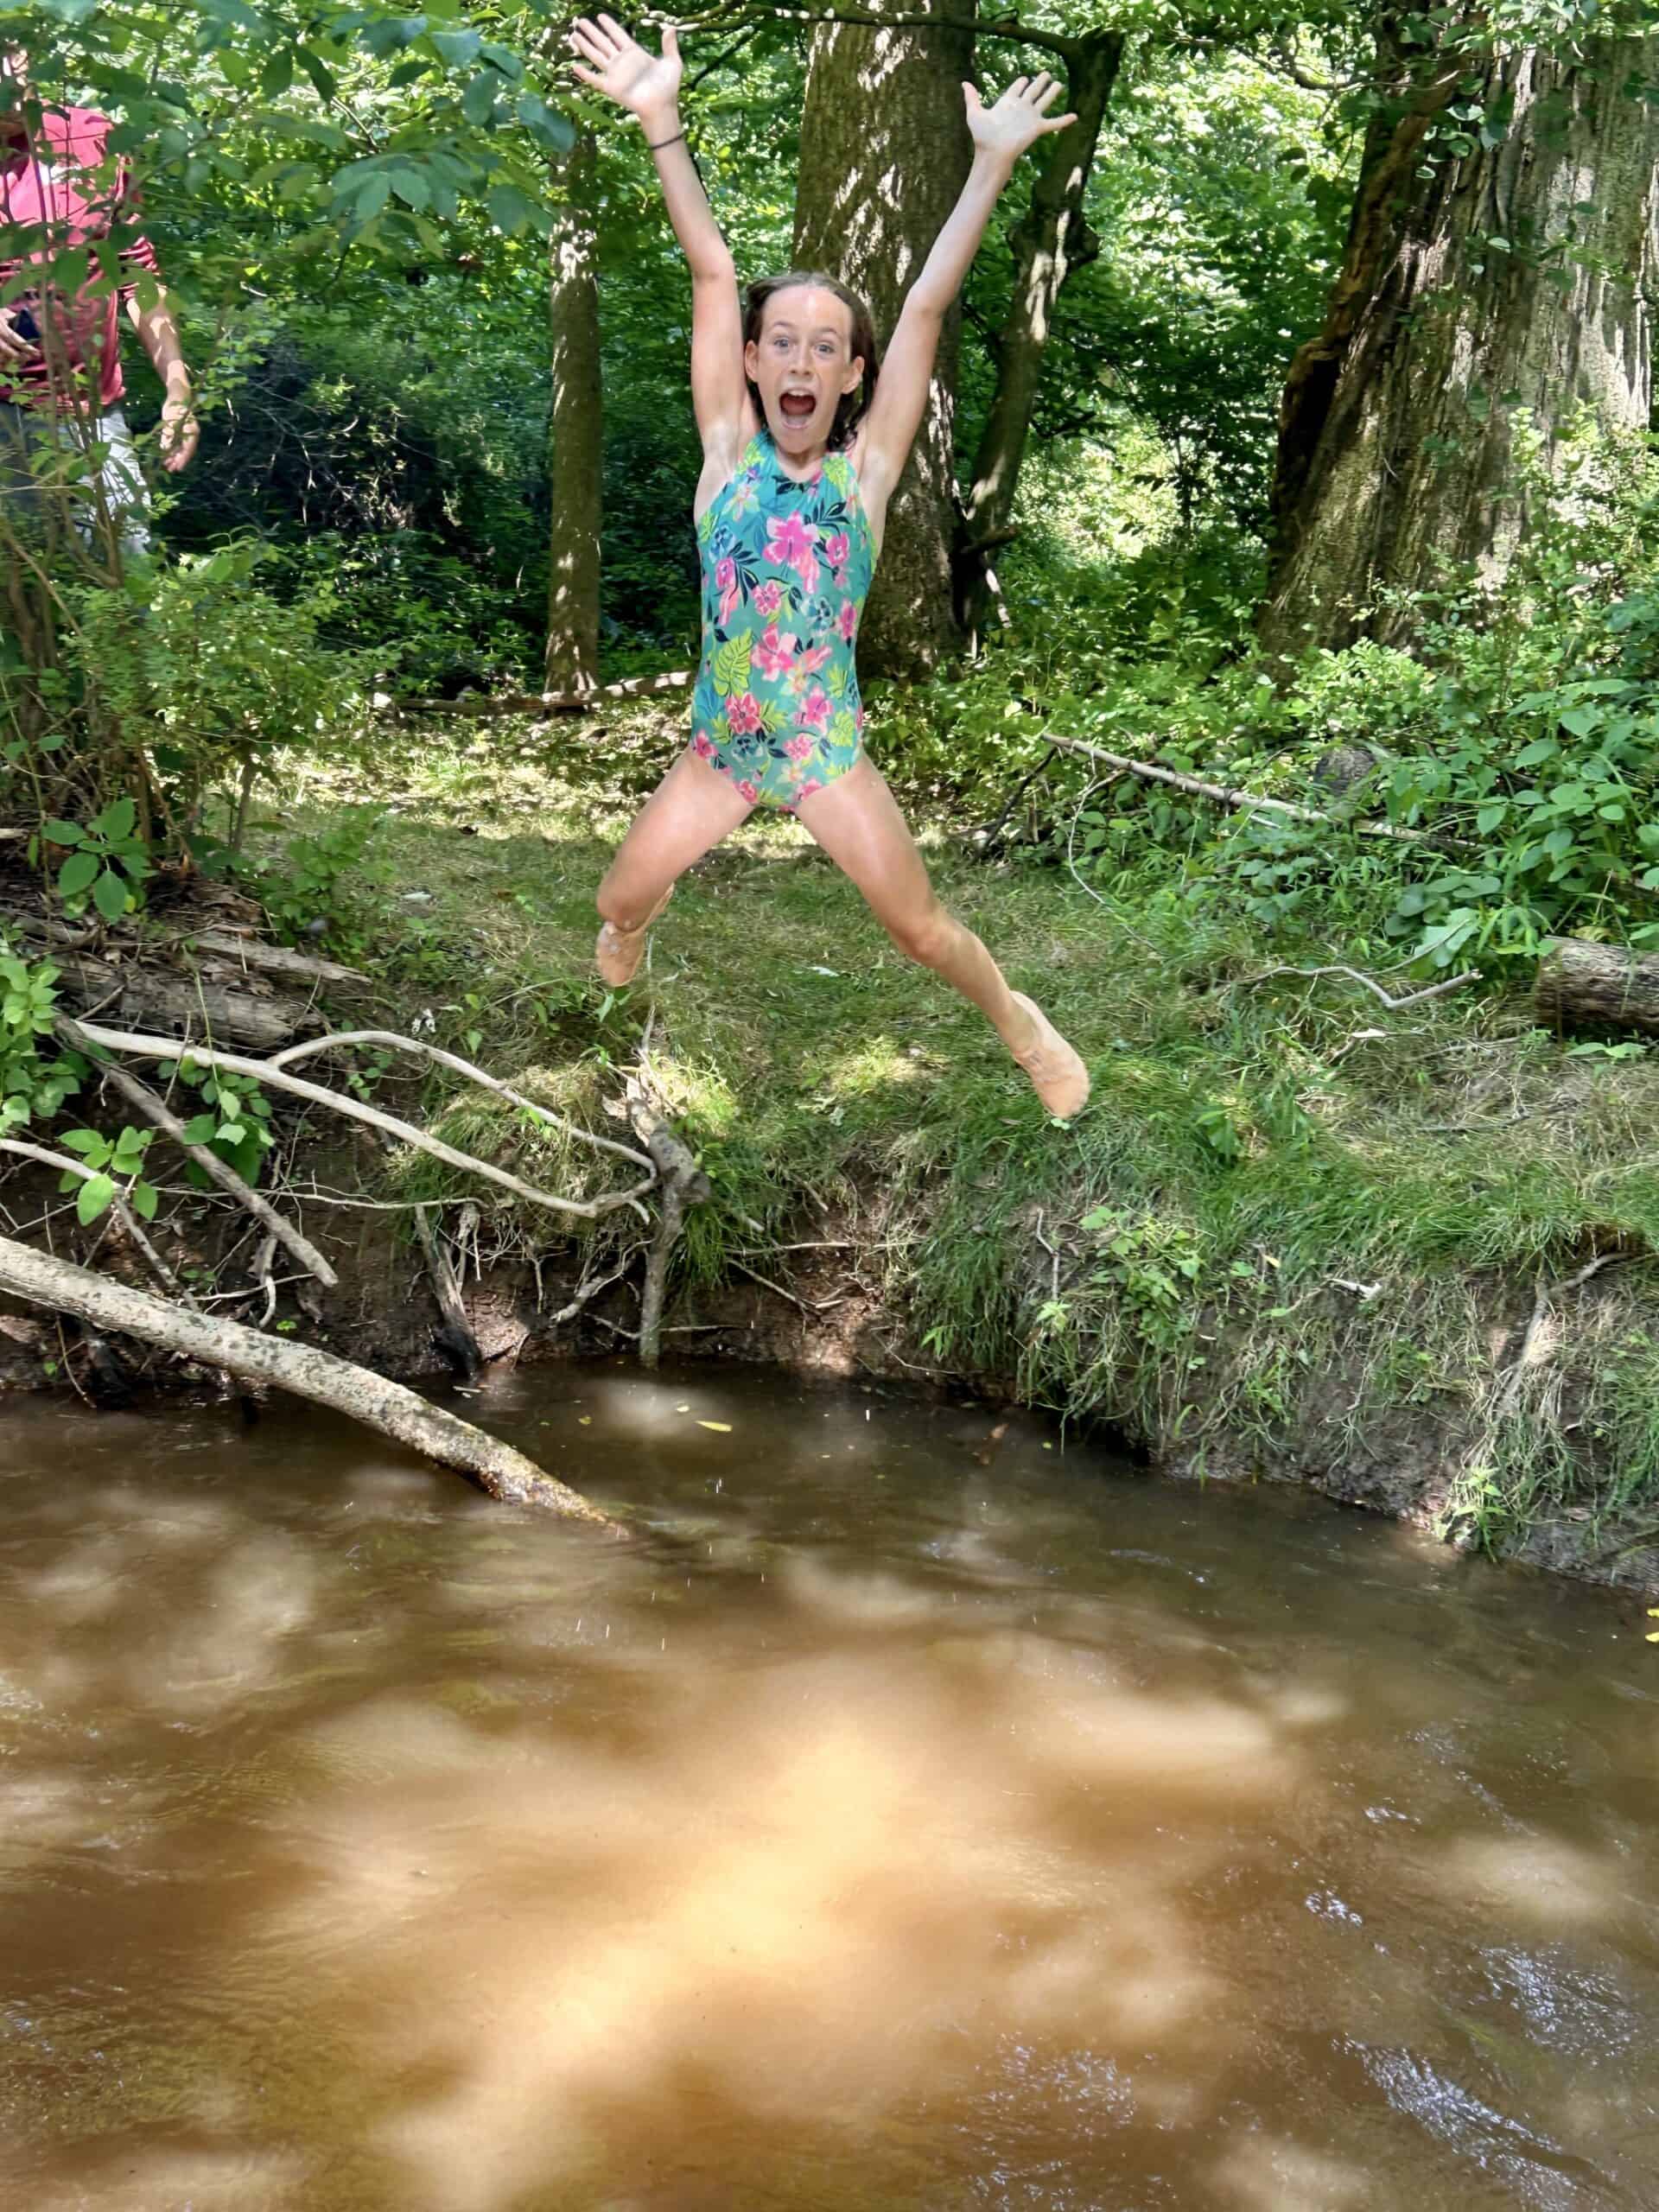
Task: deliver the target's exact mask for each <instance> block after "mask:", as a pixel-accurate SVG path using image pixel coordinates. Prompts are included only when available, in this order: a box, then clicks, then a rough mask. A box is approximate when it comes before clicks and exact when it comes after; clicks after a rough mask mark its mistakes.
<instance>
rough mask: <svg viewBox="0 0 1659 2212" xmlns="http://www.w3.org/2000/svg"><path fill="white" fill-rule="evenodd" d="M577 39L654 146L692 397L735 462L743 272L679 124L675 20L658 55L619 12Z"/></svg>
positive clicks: (585, 77)
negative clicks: (681, 298) (683, 302)
mask: <svg viewBox="0 0 1659 2212" xmlns="http://www.w3.org/2000/svg"><path fill="white" fill-rule="evenodd" d="M570 43H571V45H572V46H573V47H574V48H575V50H576V52H577V53H578V54H583V55H585V56H586V57H587V60H588V62H589V63H590V64H591V65H592V66H591V67H588V68H583V67H582V66H581V64H580V63H575V64H573V65H572V67H573V70H574V73H575V75H576V76H577V77H578V78H579V79H581V81H582V83H583V84H584V85H588V86H592V88H593V89H594V92H602V93H604V95H605V96H606V98H607V99H613V100H614V101H615V102H616V103H617V105H618V106H619V107H624V108H626V110H627V111H628V112H629V114H630V115H632V116H633V117H634V118H636V119H637V120H638V122H639V125H640V127H641V129H642V130H644V132H645V143H647V145H649V146H651V147H652V148H653V149H654V155H655V160H656V163H657V176H658V181H659V182H660V184H661V186H662V188H663V199H664V204H665V205H666V207H667V208H668V219H669V221H670V222H671V223H672V225H673V226H674V235H675V237H676V238H677V239H678V240H679V242H680V248H681V251H683V254H684V255H685V258H686V263H687V265H688V267H689V268H690V271H691V404H692V406H693V408H694V410H696V418H697V430H698V434H699V435H700V436H701V437H702V447H703V452H704V454H719V456H720V457H721V459H722V460H730V461H735V459H736V453H737V451H738V450H739V449H741V441H742V439H743V436H744V435H745V429H746V424H747V415H748V385H747V381H746V379H745V378H744V374H743V315H742V310H741V308H740V306H739V304H738V297H737V270H736V269H735V267H734V264H733V261H732V256H731V251H730V249H729V248H728V245H727V244H726V241H725V239H724V238H722V237H721V234H720V226H719V224H718V223H716V222H715V218H714V212H713V210H712V209H711V208H710V207H709V201H708V197H707V195H706V194H705V193H704V192H703V188H702V178H701V177H700V176H699V175H697V166H696V162H694V161H693V160H692V158H691V155H690V149H688V147H687V145H686V143H685V137H684V133H683V130H682V128H681V124H680V105H679V102H680V42H679V37H678V35H677V32H676V31H675V30H674V29H673V28H672V26H670V27H669V28H668V29H665V30H664V33H663V51H662V54H661V57H660V58H659V59H653V58H652V55H650V54H647V53H646V52H645V48H643V47H641V46H639V45H638V44H636V43H635V41H633V40H632V39H631V38H630V37H629V36H628V34H627V33H626V31H625V30H624V29H623V28H622V26H621V25H620V23H619V22H617V21H616V20H615V18H614V17H613V16H600V17H599V18H598V19H597V21H593V20H590V19H589V18H588V17H587V16H583V17H582V19H581V21H580V22H577V24H576V26H575V29H574V30H573V31H572V32H571V34H570Z"/></svg>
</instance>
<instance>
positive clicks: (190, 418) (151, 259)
mask: <svg viewBox="0 0 1659 2212" xmlns="http://www.w3.org/2000/svg"><path fill="white" fill-rule="evenodd" d="M137 215H138V195H137V192H136V190H135V189H134V187H133V181H132V177H131V175H130V173H129V171H128V169H127V167H126V165H125V163H124V162H123V163H122V165H121V168H120V169H119V172H118V176H117V180H116V195H115V202H114V206H113V207H112V209H111V227H112V228H115V229H117V230H118V234H119V237H120V238H121V241H122V243H121V249H120V251H121V277H122V284H121V297H122V298H123V300H124V302H126V309H127V320H128V321H130V323H131V325H132V327H133V328H134V329H135V330H136V331H137V334H138V340H139V343H140V344H141V345H142V346H143V349H144V351H145V353H148V354H149V358H150V362H151V365H153V367H154V368H155V371H156V375H157V376H158V377H159V378H161V380H162V438H161V443H162V467H163V468H164V469H166V470H167V472H168V474H169V475H173V476H176V475H177V474H178V473H179V471H180V470H181V468H188V467H189V466H190V463H191V462H192V461H194V458H195V453H196V448H197V446H198V445H199V444H200V442H201V430H200V426H199V425H198V423H197V422H196V410H195V404H194V399H193V397H192V395H191V390H190V372H189V370H188V368H187V367H186V366H185V360H184V349H183V347H182V346H181V345H180V344H179V327H178V325H177V323H175V321H174V320H173V310H172V308H170V307H168V303H167V294H166V293H165V292H164V291H163V290H162V283H161V270H160V269H159V268H158V267H157V265H156V249H155V247H154V246H153V245H151V244H150V242H149V239H148V238H143V237H142V236H136V235H135V234H134V226H135V225H136V223H137ZM141 285H142V287H143V292H144V296H145V299H146V300H147V301H148V302H149V303H148V305H143V304H141V302H140V301H139V296H138V294H139V289H140V286H141Z"/></svg>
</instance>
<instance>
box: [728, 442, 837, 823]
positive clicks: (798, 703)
mask: <svg viewBox="0 0 1659 2212" xmlns="http://www.w3.org/2000/svg"><path fill="white" fill-rule="evenodd" d="M697 546H698V550H699V552H700V554H701V556H702V667H701V668H700V669H699V670H698V671H697V688H696V693H695V695H694V696H693V699H692V702H691V744H692V747H693V749H694V751H696V753H698V754H699V756H700V757H701V758H702V760H707V761H709V762H710V763H711V764H712V766H715V767H716V768H718V769H719V770H720V771H721V774H722V775H726V776H729V777H730V778H731V779H732V781H733V782H734V784H735V785H737V788H738V790H739V791H741V793H742V795H743V797H744V798H747V799H752V800H755V801H758V802H760V804H763V805H768V806H784V807H793V806H795V805H797V804H798V803H799V802H800V801H801V800H802V799H804V798H810V796H811V794H812V793H813V792H814V791H822V790H823V786H824V785H826V784H829V783H833V782H834V781H835V779H836V777H837V776H844V775H845V774H846V772H847V771H848V770H849V768H850V767H851V766H853V763H854V762H855V760H857V758H858V749H859V744H860V741H861V738H862V736H863V732H864V709H863V707H862V705H861V702H860V700H859V696H858V665H857V662H856V659H855V643H856V640H857V637H858V618H859V616H860V614H861V613H862V611H863V607H864V600H865V595H866V594H867V593H868V590H869V588H870V578H871V576H872V575H874V569H875V543H874V538H873V537H872V536H871V534H870V525H869V523H868V519H867V518H866V516H865V513H864V505H863V502H862V501H861V499H860V498H859V496H858V478H857V476H856V475H855V473H854V470H853V465H852V463H851V461H849V460H848V458H847V456H846V454H843V453H830V454H825V455H824V457H823V461H822V463H821V464H820V465H819V467H818V469H817V473H816V474H814V475H812V476H810V477H809V478H808V479H807V480H806V481H805V482H804V483H797V482H796V480H794V478H793V477H791V476H787V475H785V473H784V471H783V470H782V469H781V468H780V467H779V465H778V455H777V450H776V448H774V446H773V444H772V440H771V438H770V437H769V436H768V435H767V434H766V431H765V430H762V431H761V432H760V435H758V436H756V437H753V438H751V439H750V441H749V443H748V447H747V450H746V452H745V453H744V455H743V459H742V461H741V464H740V466H739V468H738V472H737V474H736V475H735V476H734V477H733V478H732V480H731V481H730V483H729V484H726V485H723V486H721V489H720V490H719V491H718V492H717V493H715V497H714V499H712V500H711V501H710V502H709V505H708V507H707V508H706V509H705V510H704V511H703V512H702V515H701V516H700V517H699V518H698V520H697Z"/></svg>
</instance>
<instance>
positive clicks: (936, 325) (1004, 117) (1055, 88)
mask: <svg viewBox="0 0 1659 2212" xmlns="http://www.w3.org/2000/svg"><path fill="white" fill-rule="evenodd" d="M963 92H964V93H965V95H966V96H967V101H968V128H969V132H970V133H971V134H972V137H973V141H974V165H973V167H972V168H971V169H970V170H969V173H968V181H967V182H966V184H964V185H963V188H962V196H961V198H960V199H959V200H957V204H956V206H955V207H953V208H952V210H951V211H950V216H949V217H948V219H946V222H945V225H944V229H943V230H942V231H941V232H939V235H938V238H935V239H934V241H933V251H931V253H930V254H929V255H928V257H927V259H926V261H925V264H923V267H922V273H921V275H920V276H919V277H918V278H917V279H916V282H915V283H913V284H912V286H911V288H910V290H909V291H908V292H907V293H906V296H905V304H904V308H903V309H902V311H901V312H900V314H899V323H898V327H897V328H896V329H895V330H894V332H893V337H892V340H891V341H890V342H889V344H888V346H887V353H886V354H885V356H884V357H883V359H882V362H881V373H880V377H879V378H878V379H877V382H876V387H875V397H874V399H873V400H872V402H871V404H870V411H869V413H868V416H866V417H865V419H864V421H863V423H861V426H860V435H859V479H860V482H861V485H862V486H863V487H864V491H865V496H866V504H867V505H871V506H877V507H880V508H884V507H885V506H886V504H887V499H889V497H890V496H891V494H892V492H893V486H894V485H895V484H896V483H897V482H898V481H899V477H900V475H901V474H903V471H904V466H905V463H906V461H907V460H908V459H909V458H910V448H911V447H912V444H913V443H914V442H915V438H916V433H917V431H918V429H920V428H921V424H922V417H923V416H924V415H925V413H926V412H927V398H928V391H929V389H930V387H931V384H932V381H933V363H934V359H935V358H936V356H937V355H938V349H939V333H940V331H941V330H942V329H943V328H944V318H945V316H946V315H948V314H949V313H950V308H951V305H952V303H953V302H954V301H955V299H956V296H957V293H958V292H959V291H960V290H961V289H962V283H963V278H964V277H966V276H967V274H968V270H969V264H971V263H972V261H973V258H974V256H975V254H976V253H977V252H978V251H979V242H980V240H981V239H982V238H983V237H984V235H985V226H986V225H987V224H988V222H989V221H990V219H991V210H992V209H993V208H994V207H995V205H996V203H997V200H999V198H1000V197H1001V192H1002V188H1003V187H1004V185H1006V184H1007V181H1008V179H1009V177H1010V176H1011V175H1013V174H1014V163H1015V162H1017V161H1018V160H1019V158H1020V155H1021V154H1023V153H1024V152H1025V150H1026V149H1027V147H1028V146H1030V145H1033V144H1034V143H1035V142H1036V141H1037V140H1038V139H1039V138H1042V137H1046V136H1047V135H1048V134H1049V133H1050V132H1051V131H1054V130H1065V128H1066V126H1067V125H1068V124H1072V123H1075V122H1076V121H1077V118H1076V117H1075V116H1074V115H1057V116H1050V115H1049V113H1048V110H1049V109H1050V108H1051V107H1052V105H1053V104H1054V102H1055V101H1056V100H1057V99H1058V98H1059V93H1060V86H1059V84H1058V79H1055V78H1052V77H1051V76H1049V75H1048V74H1047V73H1044V74H1043V75H1041V76H1039V77H1033V78H1030V79H1027V78H1025V77H1016V78H1015V79H1014V82H1013V84H1011V85H1010V86H1008V89H1007V92H1004V93H1003V95H1002V97H1001V99H1000V100H998V102H997V103H996V105H995V107H987V106H986V105H985V104H984V102H983V101H982V99H980V97H979V94H978V92H976V90H975V88H974V86H972V85H964V86H963Z"/></svg>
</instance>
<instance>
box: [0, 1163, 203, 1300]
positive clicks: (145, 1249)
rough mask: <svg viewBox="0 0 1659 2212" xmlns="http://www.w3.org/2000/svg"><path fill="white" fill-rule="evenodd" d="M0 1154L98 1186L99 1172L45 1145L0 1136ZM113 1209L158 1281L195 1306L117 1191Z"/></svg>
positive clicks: (180, 1298) (112, 1199) (176, 1295)
mask: <svg viewBox="0 0 1659 2212" xmlns="http://www.w3.org/2000/svg"><path fill="white" fill-rule="evenodd" d="M0 1152H10V1153H15V1154H16V1156H17V1158H18V1159H19V1160H34V1161H35V1164H36V1165H37V1166H41V1167H57V1168H60V1169H61V1170H62V1171H63V1173H65V1174H66V1175H79V1178H80V1179H81V1181H82V1182H83V1183H95V1182H96V1181H97V1180H98V1177H99V1170H98V1169H97V1168H95V1167H89V1166H87V1165H86V1161H85V1160H73V1159H71V1157H70V1156H69V1154H67V1152H48V1150H47V1148H46V1147H45V1146H44V1145H38V1144H24V1143H22V1142H21V1141H19V1140H18V1139H17V1138H16V1137H0ZM110 1210H111V1212H112V1213H113V1214H114V1215H115V1217H116V1219H117V1220H118V1222H119V1223H120V1224H121V1226H122V1227H123V1229H124V1230H126V1232H127V1234H128V1236H130V1237H131V1239H132V1241H133V1243H135V1244H136V1245H137V1247H138V1249H139V1250H140V1251H141V1252H142V1253H143V1255H144V1257H145V1259H147V1260H148V1261H149V1264H150V1267H151V1268H152V1269H153V1270H154V1272H155V1274H156V1278H157V1279H158V1281H162V1282H163V1283H165V1284H166V1286H167V1287H168V1289H169V1290H170V1291H171V1292H172V1294H173V1295H174V1296H175V1298H176V1299H178V1300H181V1302H182V1303H183V1304H184V1305H186V1306H191V1307H194V1306H195V1303H196V1301H195V1300H194V1298H192V1297H191V1295H190V1294H189V1292H188V1290H187V1289H186V1288H185V1287H184V1285H183V1284H182V1283H181V1281H179V1279H178V1277H177V1276H176V1275H175V1274H174V1272H173V1270H172V1268H169V1267H168V1264H167V1262H166V1261H165V1260H164V1259H163V1258H162V1255H161V1254H160V1253H159V1252H158V1251H157V1250H156V1247H155V1246H154V1245H153V1244H152V1243H150V1241H149V1237H148V1236H145V1234H144V1232H143V1230H142V1229H141V1228H140V1227H139V1226H138V1217H137V1214H136V1213H134V1211H133V1210H132V1208H131V1207H130V1205H128V1204H127V1202H126V1200H125V1199H124V1198H123V1197H122V1195H121V1193H120V1192H119V1191H117V1192H115V1194H114V1196H113V1197H112V1198H111V1200H110Z"/></svg>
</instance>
